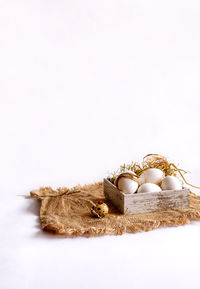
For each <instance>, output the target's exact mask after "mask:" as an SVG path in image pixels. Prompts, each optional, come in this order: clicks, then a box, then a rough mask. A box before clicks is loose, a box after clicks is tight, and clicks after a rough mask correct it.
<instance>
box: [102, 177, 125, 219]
mask: <svg viewBox="0 0 200 289" xmlns="http://www.w3.org/2000/svg"><path fill="white" fill-rule="evenodd" d="M104 195H105V197H106V198H107V199H108V200H110V201H111V202H112V203H113V205H115V206H116V207H117V208H118V210H119V211H120V212H121V213H123V214H124V195H123V193H121V192H120V191H119V190H118V189H117V188H116V187H115V186H114V185H113V184H112V183H111V182H110V181H108V180H107V179H104Z"/></svg>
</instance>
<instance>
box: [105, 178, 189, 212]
mask: <svg viewBox="0 0 200 289" xmlns="http://www.w3.org/2000/svg"><path fill="white" fill-rule="evenodd" d="M104 195H105V197H106V198H107V199H108V200H109V201H111V203H113V205H114V206H115V207H117V208H118V210H119V211H120V212H121V213H122V214H140V213H148V212H155V211H166V210H177V209H185V208H188V207H189V203H190V190H189V189H187V188H183V189H181V190H167V191H160V192H155V193H153V192H151V193H149V192H148V193H139V194H138V193H135V194H125V193H123V192H122V191H120V190H119V189H118V188H117V187H116V186H115V185H113V184H112V183H111V182H110V181H109V180H108V179H104Z"/></svg>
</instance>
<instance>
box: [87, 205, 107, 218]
mask: <svg viewBox="0 0 200 289" xmlns="http://www.w3.org/2000/svg"><path fill="white" fill-rule="evenodd" d="M91 214H92V215H93V216H94V217H96V218H102V217H105V215H106V214H108V206H107V205H106V204H105V203H104V202H102V201H99V202H98V203H97V204H96V205H94V206H92V208H91Z"/></svg>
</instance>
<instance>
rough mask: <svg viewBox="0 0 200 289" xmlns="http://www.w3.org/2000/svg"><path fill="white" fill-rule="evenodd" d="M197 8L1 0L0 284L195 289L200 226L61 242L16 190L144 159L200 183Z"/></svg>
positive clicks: (69, 181)
mask: <svg viewBox="0 0 200 289" xmlns="http://www.w3.org/2000/svg"><path fill="white" fill-rule="evenodd" d="M199 9H200V2H199V1H198V0H192V1H191V0H184V1H183V0H173V1H157V0H152V1H149V0H144V1H132V0H127V1H123V0H117V1H114V0H110V1H107V0H102V1H91V0H85V1H82V0H76V1H70V0H66V1H63V0H58V1H49V0H43V1H41V0H21V1H14V0H7V1H1V2H0V41H1V45H0V82H1V84H0V132H1V134H0V136H1V140H0V215H1V218H0V236H1V238H0V272H1V278H0V289H11V288H15V289H36V288H39V289H40V288H42V289H56V288H59V289H60V288H69V289H79V288H81V289H84V288H85V289H88V288H90V287H94V288H95V289H98V288H104V289H106V288H115V289H118V288H120V289H121V288H126V289H129V288H135V289H140V288H141V289H151V288H152V289H175V288H176V289H177V287H179V288H181V289H188V288H191V289H199V288H200V279H199V260H200V250H199V244H200V222H192V223H191V224H189V225H185V226H182V227H181V226H180V227H174V228H162V229H158V230H155V231H152V232H148V233H145V232H141V233H138V234H125V235H123V236H116V237H115V236H104V237H97V238H90V239H88V238H75V239H67V238H65V237H58V236H52V235H50V234H48V233H45V232H42V231H41V229H40V223H39V217H38V216H39V206H38V203H37V202H36V201H35V200H31V199H25V198H24V197H22V196H20V195H28V194H29V192H30V190H32V189H37V188H39V187H40V186H53V187H54V188H56V187H59V186H68V187H71V186H74V185H76V184H78V183H80V184H84V183H92V182H94V181H100V180H102V179H103V178H104V177H105V176H107V174H108V172H109V171H113V170H115V169H116V168H118V167H119V165H120V164H123V163H124V162H126V163H128V162H131V161H141V160H142V158H143V156H145V155H146V154H148V153H160V154H163V155H166V156H167V157H169V160H170V162H174V163H175V164H177V165H178V166H179V168H182V169H185V170H187V171H190V172H191V174H189V173H188V174H187V175H186V178H187V180H188V181H190V182H191V183H193V184H196V185H200V179H199V175H200V162H199V143H200V134H199V123H200V114H199V107H200V97H199V96H200V82H199V79H200V36H199V27H200V17H199ZM197 193H198V191H197Z"/></svg>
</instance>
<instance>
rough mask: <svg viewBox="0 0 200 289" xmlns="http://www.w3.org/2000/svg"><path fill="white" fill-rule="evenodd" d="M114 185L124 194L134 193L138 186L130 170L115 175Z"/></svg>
mask: <svg viewBox="0 0 200 289" xmlns="http://www.w3.org/2000/svg"><path fill="white" fill-rule="evenodd" d="M115 185H116V187H117V188H118V189H119V190H120V191H122V192H123V193H125V194H134V193H135V192H136V191H137V188H138V181H137V178H136V176H135V175H134V174H133V173H132V172H125V173H122V174H120V175H119V176H118V177H117V179H116V181H115Z"/></svg>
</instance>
